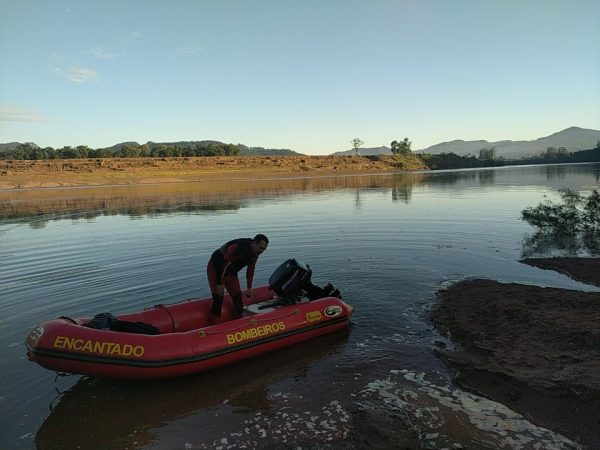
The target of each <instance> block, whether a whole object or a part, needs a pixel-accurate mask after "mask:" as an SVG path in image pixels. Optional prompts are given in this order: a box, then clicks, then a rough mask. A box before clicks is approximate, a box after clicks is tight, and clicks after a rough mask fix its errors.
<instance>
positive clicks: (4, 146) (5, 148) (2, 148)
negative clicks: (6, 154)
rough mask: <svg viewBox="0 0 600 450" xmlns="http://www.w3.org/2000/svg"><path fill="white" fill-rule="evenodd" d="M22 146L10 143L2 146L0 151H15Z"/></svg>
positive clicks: (0, 145)
mask: <svg viewBox="0 0 600 450" xmlns="http://www.w3.org/2000/svg"><path fill="white" fill-rule="evenodd" d="M19 145H21V143H20V142H8V143H6V144H0V150H13V149H15V148H17V147H18V146H19Z"/></svg>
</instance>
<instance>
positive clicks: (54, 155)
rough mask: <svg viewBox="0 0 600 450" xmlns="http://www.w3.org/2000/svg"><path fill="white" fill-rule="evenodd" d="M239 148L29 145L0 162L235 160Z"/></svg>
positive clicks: (7, 153)
mask: <svg viewBox="0 0 600 450" xmlns="http://www.w3.org/2000/svg"><path fill="white" fill-rule="evenodd" d="M239 154H240V146H239V145H234V144H222V143H216V142H209V143H201V144H196V145H188V146H177V145H170V144H156V145H150V144H143V145H134V144H124V145H122V146H121V147H120V148H118V149H115V150H112V149H109V148H100V149H92V148H90V147H88V146H87V145H79V146H77V147H70V146H65V147H62V148H59V149H54V148H52V147H44V148H42V147H39V146H38V145H36V144H34V143H32V142H26V143H24V144H19V145H17V146H16V147H15V148H13V149H5V150H3V151H1V152H0V159H6V160H8V159H11V160H13V159H17V160H23V159H27V160H43V159H85V158H167V157H181V156H186V157H188V156H237V155H239Z"/></svg>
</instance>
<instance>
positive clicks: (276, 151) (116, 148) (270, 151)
mask: <svg viewBox="0 0 600 450" xmlns="http://www.w3.org/2000/svg"><path fill="white" fill-rule="evenodd" d="M21 144H22V142H9V143H6V144H0V153H2V152H8V151H11V150H14V149H16V148H17V147H18V146H19V145H21ZM209 144H217V145H226V144H224V143H223V142H219V141H210V140H204V141H178V142H152V141H148V142H147V143H146V144H145V145H147V146H148V147H149V148H150V149H152V148H154V147H161V146H166V147H177V148H181V149H184V148H187V147H192V148H193V147H196V146H207V145H209ZM140 145H141V144H139V143H137V142H135V141H129V142H120V143H118V144H115V145H112V146H110V147H99V148H97V149H95V150H99V149H100V148H101V149H106V150H109V151H110V152H111V153H113V154H115V153H118V152H120V151H121V150H122V149H123V147H139V146H140ZM236 147H238V148H239V150H240V153H239V156H305V155H303V154H302V153H297V152H294V151H292V150H289V149H283V148H264V147H248V146H246V145H244V144H237V145H236Z"/></svg>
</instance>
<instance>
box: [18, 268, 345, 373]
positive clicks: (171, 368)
mask: <svg viewBox="0 0 600 450" xmlns="http://www.w3.org/2000/svg"><path fill="white" fill-rule="evenodd" d="M286 263H287V264H288V267H287V268H285V270H284V271H285V272H286V273H285V276H284V277H283V278H280V279H279V280H275V281H276V282H274V283H272V279H273V277H274V276H275V275H276V274H277V271H276V272H275V273H274V274H273V276H272V277H271V279H269V286H262V287H259V288H255V289H254V294H255V298H254V299H253V300H252V299H250V298H249V297H245V298H244V306H245V308H244V314H243V316H242V317H240V318H237V319H233V314H234V313H233V304H232V301H231V298H230V297H229V295H226V296H225V298H224V301H223V308H222V314H221V321H220V323H218V324H215V325H211V324H210V314H209V310H210V306H211V303H212V299H211V298H204V299H190V300H186V301H184V302H181V303H177V304H172V305H156V306H154V307H152V308H150V309H147V310H144V311H142V312H137V313H131V314H123V315H119V316H118V317H115V316H113V318H114V319H118V321H119V322H120V323H126V324H135V325H142V326H144V327H148V328H151V329H153V330H155V332H156V333H158V334H142V333H143V331H137V332H136V331H134V332H131V330H128V331H114V329H113V330H111V329H96V328H91V327H90V326H89V324H90V322H91V319H90V318H81V319H70V318H67V317H60V318H58V319H53V320H49V321H47V322H44V323H42V324H40V325H37V326H36V327H35V328H34V329H33V330H32V331H31V333H30V334H29V336H28V337H27V341H26V343H27V348H28V352H27V355H28V357H29V359H30V360H31V361H35V362H37V363H38V364H39V365H41V366H43V367H45V368H47V369H50V370H54V371H58V372H68V373H79V374H86V375H91V376H97V377H110V378H164V377H173V376H180V375H187V374H190V373H195V372H201V371H204V370H208V369H212V368H215V367H218V366H222V365H225V364H230V363H234V362H237V361H241V360H243V359H246V358H251V357H253V356H257V355H260V354H263V353H266V352H270V351H273V350H277V349H279V348H282V347H286V346H289V345H293V344H296V343H298V342H302V341H305V340H307V339H312V338H314V337H317V336H321V335H323V334H327V333H331V332H334V331H336V330H340V329H342V328H346V327H347V326H348V324H349V320H350V316H351V315H352V311H353V308H352V307H351V306H349V305H347V304H346V303H344V302H343V301H342V300H341V298H338V297H340V296H339V291H337V290H335V291H333V289H326V290H322V289H321V288H318V287H316V289H317V290H316V291H314V289H313V288H315V286H314V285H312V283H310V269H308V271H305V268H307V266H303V265H302V264H301V263H297V262H296V261H295V260H288V261H286ZM286 263H284V265H285V264H286ZM282 267H283V265H282ZM280 269H281V267H280ZM280 269H278V270H280ZM303 277H304V279H303V280H302V278H303ZM274 284H275V286H274ZM307 286H308V287H307ZM328 287H330V285H328ZM331 288H332V287H331ZM304 289H308V291H309V293H310V294H312V298H311V296H310V295H298V293H299V292H301V294H307V291H306V290H304ZM311 290H312V291H313V292H311ZM290 292H294V295H289V293H290ZM323 292H325V293H326V294H330V295H326V296H323V297H321V298H315V296H319V294H320V293H321V294H322V293H323ZM281 293H283V294H285V295H284V296H283V297H282V296H280V295H279V294H281Z"/></svg>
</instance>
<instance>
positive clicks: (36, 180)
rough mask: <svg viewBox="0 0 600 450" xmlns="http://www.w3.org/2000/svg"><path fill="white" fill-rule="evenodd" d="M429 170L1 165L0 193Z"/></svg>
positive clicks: (174, 161) (332, 163)
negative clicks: (22, 190)
mask: <svg viewBox="0 0 600 450" xmlns="http://www.w3.org/2000/svg"><path fill="white" fill-rule="evenodd" d="M400 170H427V167H426V166H425V164H424V163H423V161H422V160H421V159H420V158H418V157H417V156H408V157H395V156H392V155H381V156H371V157H367V156H301V157H284V156H265V157H259V156H256V157H251V156H247V157H233V156H229V157H225V156H223V157H190V158H137V159H136V158H132V159H129V158H108V159H81V160H80V159H71V160H44V161H3V160H0V189H18V188H43V187H49V188H51V187H62V186H100V185H116V184H148V183H165V182H170V183H177V182H186V181H214V180H224V179H231V178H236V179H261V178H273V177H292V176H319V175H344V174H360V173H375V172H392V171H400Z"/></svg>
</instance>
